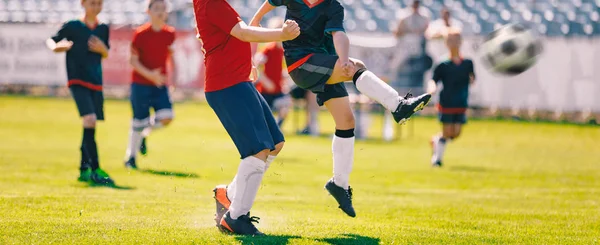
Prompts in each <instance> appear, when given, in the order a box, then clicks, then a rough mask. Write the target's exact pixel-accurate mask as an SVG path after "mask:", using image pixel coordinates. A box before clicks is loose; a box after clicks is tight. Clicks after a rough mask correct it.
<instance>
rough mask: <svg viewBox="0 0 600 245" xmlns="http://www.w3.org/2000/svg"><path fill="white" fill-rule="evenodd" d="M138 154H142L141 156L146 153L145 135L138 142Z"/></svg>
mask: <svg viewBox="0 0 600 245" xmlns="http://www.w3.org/2000/svg"><path fill="white" fill-rule="evenodd" d="M140 154H142V156H145V155H148V146H147V145H146V137H144V138H142V144H140Z"/></svg>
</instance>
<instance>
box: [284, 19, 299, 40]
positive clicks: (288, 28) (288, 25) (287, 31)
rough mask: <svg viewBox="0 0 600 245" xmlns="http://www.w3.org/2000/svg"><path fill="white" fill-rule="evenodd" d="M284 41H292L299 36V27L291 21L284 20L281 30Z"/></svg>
mask: <svg viewBox="0 0 600 245" xmlns="http://www.w3.org/2000/svg"><path fill="white" fill-rule="evenodd" d="M281 31H282V34H283V39H284V41H287V40H292V39H294V38H296V37H298V36H299V35H300V26H298V23H296V21H293V20H286V21H285V23H284V24H283V27H282V28H281Z"/></svg>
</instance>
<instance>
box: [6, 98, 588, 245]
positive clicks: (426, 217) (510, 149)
mask: <svg viewBox="0 0 600 245" xmlns="http://www.w3.org/2000/svg"><path fill="white" fill-rule="evenodd" d="M175 109H176V117H177V118H176V120H175V121H174V123H173V124H172V125H171V127H170V128H167V129H165V130H162V131H157V132H155V134H154V135H152V136H151V138H150V139H149V150H150V152H149V156H147V157H145V158H139V159H138V165H139V166H140V168H142V169H143V170H142V171H128V170H126V169H125V168H124V167H123V162H122V160H123V155H124V151H125V147H126V141H127V137H128V129H129V126H130V114H131V112H130V107H129V104H128V102H126V101H108V102H107V103H106V114H107V121H106V122H104V123H101V124H100V125H99V129H98V132H97V135H98V136H97V138H98V139H97V140H98V144H99V151H100V157H101V165H102V166H103V168H104V169H105V170H106V171H107V172H108V173H110V174H111V175H112V177H113V178H114V179H115V180H116V182H117V184H118V185H119V186H120V187H122V188H119V189H114V188H106V187H89V186H87V185H86V184H83V183H79V182H77V181H76V178H77V175H78V164H79V163H78V162H79V143H80V139H81V129H80V121H79V120H78V118H77V114H76V109H75V105H74V103H73V102H72V101H71V100H70V99H47V98H24V97H9V96H0V139H1V140H0V244H50V243H53V244H237V243H243V244H366V245H369V244H407V243H408V244H598V243H600V148H599V147H598V144H599V143H598V140H600V129H599V128H598V127H588V126H576V125H559V124H535V123H520V122H499V121H480V120H478V121H472V122H470V124H468V125H467V127H466V129H465V132H464V135H463V136H462V138H461V139H460V140H458V141H456V142H454V143H452V144H451V145H450V146H449V147H448V150H447V154H446V158H445V166H444V168H442V169H432V168H431V167H430V166H429V163H428V160H429V157H430V155H429V154H430V148H429V144H428V140H429V139H430V137H431V135H433V134H434V133H437V132H438V128H439V126H438V124H437V122H436V121H434V120H433V119H428V118H416V119H415V120H414V121H413V123H414V129H415V134H414V135H413V136H412V137H409V138H405V139H403V140H400V141H397V142H392V143H385V142H380V141H377V140H371V141H367V142H358V143H357V145H356V160H355V166H354V172H353V174H352V175H351V183H352V185H353V188H354V191H355V193H354V195H355V198H354V201H355V208H356V210H357V215H358V216H357V218H354V219H352V218H349V217H347V216H345V215H344V214H343V213H342V212H341V211H340V210H339V209H338V208H337V205H336V203H335V201H334V200H333V198H331V197H330V196H328V195H327V194H326V191H324V190H323V185H324V184H325V182H326V181H327V180H328V179H329V178H330V176H331V171H332V167H331V165H332V163H331V153H330V152H331V141H330V139H329V138H327V137H321V138H313V137H304V136H295V135H292V134H291V132H292V127H291V123H290V122H288V125H286V127H285V128H284V131H286V132H288V135H289V136H288V137H287V143H286V147H285V148H284V150H283V152H282V154H281V155H280V157H279V158H278V159H277V160H276V162H275V163H274V164H273V166H272V167H271V168H270V169H269V171H268V172H267V174H266V176H265V180H264V183H263V186H262V188H261V189H260V191H259V194H258V195H259V196H258V198H257V202H256V204H255V206H254V208H253V210H252V213H253V215H257V216H259V217H261V223H260V224H259V229H261V230H262V231H263V232H265V233H268V234H269V235H270V236H268V237H264V238H249V237H236V236H228V235H223V234H221V233H220V232H219V231H218V230H217V229H216V228H215V227H214V221H213V214H214V209H215V206H214V201H213V199H212V189H213V187H214V186H215V185H216V184H225V183H228V182H229V181H230V179H231V178H232V177H233V175H234V173H235V171H236V169H237V165H238V163H239V159H238V155H237V152H236V150H235V148H234V146H233V143H232V142H231V141H230V139H229V137H228V136H227V135H226V133H225V131H224V129H223V128H222V127H221V125H220V123H219V122H218V120H217V118H216V116H215V115H214V114H213V112H212V111H211V109H210V108H209V107H208V106H207V105H206V104H202V103H183V104H176V108H175ZM321 123H322V128H323V130H324V131H325V130H326V129H327V130H328V132H333V126H332V125H333V124H332V121H331V120H330V118H329V117H327V116H326V115H325V114H323V115H322V119H321ZM374 127H375V128H378V127H379V123H376V124H374ZM374 131H378V129H374Z"/></svg>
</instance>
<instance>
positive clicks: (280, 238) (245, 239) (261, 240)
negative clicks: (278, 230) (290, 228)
mask: <svg viewBox="0 0 600 245" xmlns="http://www.w3.org/2000/svg"><path fill="white" fill-rule="evenodd" d="M294 238H301V237H300V236H290V235H266V236H236V238H235V239H237V240H238V241H240V242H241V243H242V244H260V245H263V244H274V245H279V244H287V243H288V240H290V239H294Z"/></svg>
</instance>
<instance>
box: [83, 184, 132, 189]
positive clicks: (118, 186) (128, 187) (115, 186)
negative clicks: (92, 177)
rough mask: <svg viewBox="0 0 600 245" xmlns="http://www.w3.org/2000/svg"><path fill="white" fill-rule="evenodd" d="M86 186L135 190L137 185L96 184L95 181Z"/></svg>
mask: <svg viewBox="0 0 600 245" xmlns="http://www.w3.org/2000/svg"><path fill="white" fill-rule="evenodd" d="M86 187H91V188H103V187H104V188H111V189H115V190H135V187H131V186H121V185H100V184H94V183H88V184H87V186H86Z"/></svg>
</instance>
